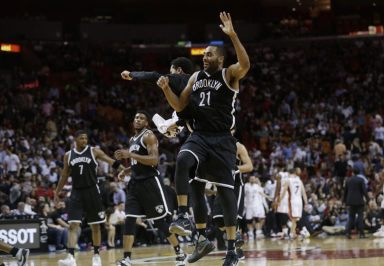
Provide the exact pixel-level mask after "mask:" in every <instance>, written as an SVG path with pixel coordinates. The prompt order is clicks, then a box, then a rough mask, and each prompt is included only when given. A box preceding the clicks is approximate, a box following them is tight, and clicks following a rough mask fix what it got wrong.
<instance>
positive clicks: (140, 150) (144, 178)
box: [115, 111, 186, 266]
mask: <svg viewBox="0 0 384 266" xmlns="http://www.w3.org/2000/svg"><path fill="white" fill-rule="evenodd" d="M148 125H149V115H148V114H147V113H146V112H145V111H139V112H137V113H136V115H135V119H134V121H133V126H134V128H135V136H133V137H132V138H131V139H130V141H129V149H122V150H117V151H116V152H115V157H116V159H118V160H120V159H127V158H129V159H130V160H131V167H130V169H129V170H126V171H123V172H122V173H120V174H119V178H120V179H122V178H123V177H124V175H125V174H130V176H131V180H130V181H129V183H128V191H127V200H126V203H125V204H126V219H125V230H124V238H123V248H124V258H123V259H122V260H120V261H119V262H118V265H120V266H131V264H132V263H131V252H132V246H133V242H134V236H135V224H136V219H137V218H138V217H143V218H146V219H148V220H153V221H154V224H155V226H156V227H157V228H158V229H159V230H160V231H162V232H163V233H164V234H165V235H166V236H167V239H168V241H169V242H170V243H171V244H172V246H173V248H174V249H175V253H176V265H185V263H184V260H185V259H186V255H185V254H184V252H183V250H182V249H181V248H180V246H179V242H178V240H177V238H176V236H175V235H174V234H171V233H169V231H168V227H169V224H168V223H167V222H166V220H165V219H166V217H167V216H168V215H170V214H171V213H170V211H169V209H168V204H167V201H166V199H165V194H164V189H163V184H162V183H161V182H160V180H159V178H158V175H159V172H158V171H157V169H156V166H157V164H158V161H159V151H158V141H157V138H156V136H155V134H153V132H152V131H151V130H149V129H148V128H147V127H148Z"/></svg>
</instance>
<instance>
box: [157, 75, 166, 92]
mask: <svg viewBox="0 0 384 266" xmlns="http://www.w3.org/2000/svg"><path fill="white" fill-rule="evenodd" d="M156 84H157V86H159V87H160V88H161V89H163V90H164V89H166V88H167V87H168V86H169V79H168V77H166V76H161V77H160V78H159V79H158V80H157V82H156Z"/></svg>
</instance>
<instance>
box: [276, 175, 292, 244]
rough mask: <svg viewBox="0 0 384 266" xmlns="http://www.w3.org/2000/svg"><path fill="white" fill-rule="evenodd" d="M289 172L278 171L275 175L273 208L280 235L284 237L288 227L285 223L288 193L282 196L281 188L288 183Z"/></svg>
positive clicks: (286, 234) (286, 235) (287, 218)
mask: <svg viewBox="0 0 384 266" xmlns="http://www.w3.org/2000/svg"><path fill="white" fill-rule="evenodd" d="M288 178H289V173H288V172H285V171H280V172H278V173H277V175H276V190H275V197H274V203H273V209H274V210H275V211H276V220H277V223H278V226H279V229H280V230H281V233H280V237H281V238H285V237H289V236H288V227H287V223H288V220H289V217H288V212H289V202H288V193H285V195H284V197H282V196H283V193H282V192H283V188H284V187H285V186H286V183H288Z"/></svg>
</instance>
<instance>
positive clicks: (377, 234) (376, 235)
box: [373, 230, 384, 237]
mask: <svg viewBox="0 0 384 266" xmlns="http://www.w3.org/2000/svg"><path fill="white" fill-rule="evenodd" d="M373 236H374V237H384V231H383V230H378V231H377V232H375V233H373Z"/></svg>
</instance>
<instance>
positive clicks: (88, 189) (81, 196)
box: [55, 130, 125, 266]
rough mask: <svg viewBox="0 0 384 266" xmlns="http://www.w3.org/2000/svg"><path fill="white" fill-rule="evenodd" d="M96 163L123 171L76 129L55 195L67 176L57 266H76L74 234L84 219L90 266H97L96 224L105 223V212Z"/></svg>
mask: <svg viewBox="0 0 384 266" xmlns="http://www.w3.org/2000/svg"><path fill="white" fill-rule="evenodd" d="M97 160H102V161H104V162H106V163H108V164H109V165H110V166H112V168H113V169H115V170H120V171H122V170H124V169H125V168H124V167H123V166H122V165H121V164H120V162H119V161H115V160H114V159H112V158H110V157H109V156H108V155H106V154H105V153H104V152H103V151H102V150H101V149H98V148H95V147H91V146H89V145H88V135H87V133H86V132H85V131H83V130H79V131H77V132H76V133H75V148H73V149H71V150H70V151H68V152H67V153H65V155H64V168H63V171H62V176H61V178H60V181H59V183H58V185H57V188H56V192H55V202H56V203H58V202H59V194H60V192H61V190H62V189H63V186H64V185H65V184H66V183H67V180H68V177H69V176H71V177H72V192H71V196H70V199H69V204H68V205H69V207H68V223H69V236H68V252H69V253H68V255H67V257H66V258H65V259H63V260H59V265H60V266H76V260H75V257H74V250H75V246H76V243H77V238H78V236H77V232H78V231H79V228H80V224H81V220H82V218H83V217H85V218H86V220H87V222H88V224H89V225H90V227H91V230H92V241H93V247H94V255H93V257H92V266H101V259H100V255H99V248H100V244H101V233H100V224H101V223H104V222H105V213H104V210H103V204H102V201H101V195H100V190H99V187H98V186H97V174H96V173H97V166H98V162H97Z"/></svg>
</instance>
